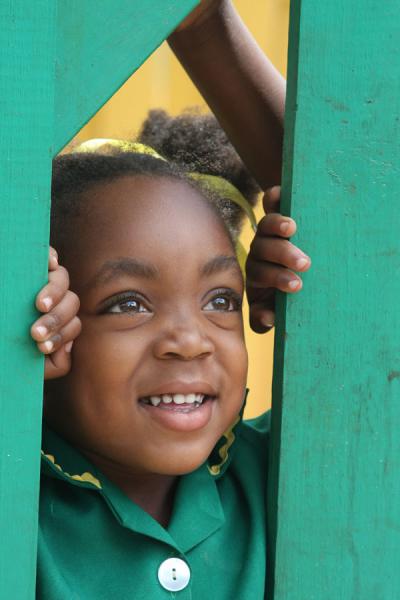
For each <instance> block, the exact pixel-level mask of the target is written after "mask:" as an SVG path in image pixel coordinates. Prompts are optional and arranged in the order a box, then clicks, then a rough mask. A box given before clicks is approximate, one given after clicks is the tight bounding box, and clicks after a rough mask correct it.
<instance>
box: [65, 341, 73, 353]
mask: <svg viewBox="0 0 400 600" xmlns="http://www.w3.org/2000/svg"><path fill="white" fill-rule="evenodd" d="M73 343H74V342H73V341H71V342H68V343H67V344H65V346H64V348H65V352H71V349H72V344H73Z"/></svg>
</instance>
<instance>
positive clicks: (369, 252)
mask: <svg viewBox="0 0 400 600" xmlns="http://www.w3.org/2000/svg"><path fill="white" fill-rule="evenodd" d="M291 12H292V14H291V38H290V51H289V61H290V67H289V89H288V104H287V122H286V133H287V137H286V150H285V169H284V190H283V205H284V206H283V209H284V210H285V211H289V203H290V202H289V201H290V200H291V204H292V208H291V214H292V215H293V216H294V218H295V219H297V221H298V224H299V235H298V236H297V238H296V243H298V244H299V245H300V246H301V247H302V248H304V250H305V251H306V252H307V253H309V254H310V255H311V256H312V258H313V268H312V270H311V271H310V273H309V274H307V275H306V276H305V277H304V280H305V285H304V290H303V292H302V293H301V295H299V296H297V297H295V298H288V299H287V307H286V315H285V306H284V302H283V301H282V302H281V303H280V306H279V318H278V322H279V327H278V330H279V334H278V338H279V343H278V344H277V348H276V364H277V367H276V373H275V381H274V398H273V433H272V453H271V461H272V464H271V479H270V486H269V496H270V523H269V525H270V536H271V538H270V539H271V541H272V543H271V554H270V556H271V566H272V571H274V574H273V575H272V577H271V582H274V584H275V586H274V587H275V589H274V593H273V594H272V593H271V595H270V597H271V598H272V597H273V598H274V600H289V599H290V600H294V599H295V600H350V599H354V600H376V599H377V598H379V599H382V600H398V598H400V577H399V571H400V552H399V548H400V477H399V473H400V436H399V433H398V432H399V430H400V340H399V332H400V311H399V309H398V304H399V298H400V236H399V224H400V204H399V196H400V173H399V165H400V145H399V139H400V47H399V39H400V20H399V4H398V0H386V1H385V2H384V3H382V2H380V1H379V0H363V1H361V0H353V1H352V2H348V0H337V1H336V2H332V3H326V2H325V3H324V2H319V1H317V0H301V1H300V0H299V1H298V2H293V3H292V6H291ZM297 67H298V68H297Z"/></svg>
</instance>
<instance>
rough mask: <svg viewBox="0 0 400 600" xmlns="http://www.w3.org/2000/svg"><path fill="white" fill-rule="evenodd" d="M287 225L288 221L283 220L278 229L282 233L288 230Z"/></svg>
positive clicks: (288, 224)
mask: <svg viewBox="0 0 400 600" xmlns="http://www.w3.org/2000/svg"><path fill="white" fill-rule="evenodd" d="M289 227H290V223H288V221H285V222H284V223H281V224H280V226H279V229H280V230H281V231H282V233H286V232H287V231H289Z"/></svg>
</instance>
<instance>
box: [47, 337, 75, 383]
mask: <svg viewBox="0 0 400 600" xmlns="http://www.w3.org/2000/svg"><path fill="white" fill-rule="evenodd" d="M71 349H72V342H69V343H68V344H64V346H61V348H59V350H57V352H54V353H53V354H51V356H46V359H45V363H44V378H45V379H55V378H56V377H63V376H64V375H66V374H67V373H68V372H69V371H70V369H71Z"/></svg>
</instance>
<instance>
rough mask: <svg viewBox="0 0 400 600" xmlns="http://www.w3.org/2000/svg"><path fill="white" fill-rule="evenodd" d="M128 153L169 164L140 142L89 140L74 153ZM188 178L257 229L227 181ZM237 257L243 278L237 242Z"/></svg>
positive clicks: (243, 259) (211, 177) (202, 176)
mask: <svg viewBox="0 0 400 600" xmlns="http://www.w3.org/2000/svg"><path fill="white" fill-rule="evenodd" d="M116 150H117V151H118V152H127V153H133V154H147V155H148V156H152V157H153V158H157V159H158V160H162V161H164V162H168V161H167V159H166V158H164V157H163V156H161V154H158V152H156V150H154V148H151V147H150V146H147V145H146V144H142V143H140V142H130V141H128V140H116V139H113V138H94V139H91V140H87V141H86V142H83V143H82V144H79V146H77V147H75V148H74V149H73V150H72V152H73V153H74V154H75V153H82V154H84V153H88V154H102V155H105V156H112V155H113V154H115V151H116ZM187 176H188V177H190V178H191V179H193V180H194V181H197V182H198V183H199V185H200V186H201V187H204V188H206V189H207V188H208V189H209V190H211V191H213V192H215V193H217V194H218V195H220V196H222V197H224V198H227V199H228V200H230V201H231V202H233V203H234V204H236V205H237V206H239V207H240V208H241V209H242V210H243V212H244V213H245V214H246V215H247V217H248V219H249V221H250V224H251V227H252V229H253V231H256V229H257V219H256V216H255V214H254V211H253V207H252V206H251V204H250V202H249V201H248V200H246V198H245V197H244V196H243V194H242V193H241V192H240V191H239V190H238V189H237V187H236V186H234V185H233V183H231V182H230V181H228V180H227V179H224V178H223V177H220V176H218V175H207V174H205V173H187ZM236 255H237V259H238V262H239V265H240V268H241V270H242V273H243V276H244V275H245V263H246V259H247V253H246V250H245V249H244V247H243V245H242V243H241V242H240V241H239V240H236Z"/></svg>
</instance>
